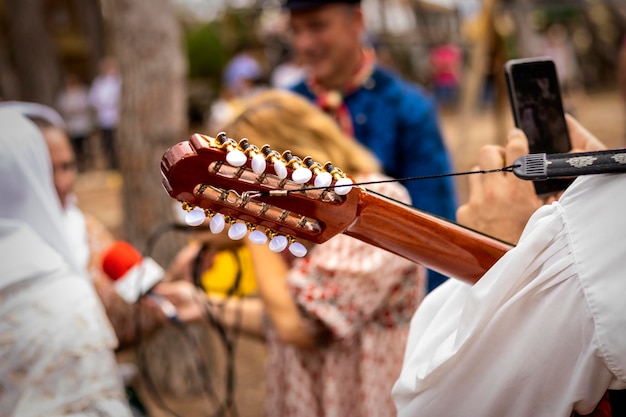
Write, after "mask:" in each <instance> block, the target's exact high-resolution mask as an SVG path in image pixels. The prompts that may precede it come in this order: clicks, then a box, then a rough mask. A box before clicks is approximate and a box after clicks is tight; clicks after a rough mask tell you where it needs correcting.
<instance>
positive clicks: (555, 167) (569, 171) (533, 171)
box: [513, 149, 626, 180]
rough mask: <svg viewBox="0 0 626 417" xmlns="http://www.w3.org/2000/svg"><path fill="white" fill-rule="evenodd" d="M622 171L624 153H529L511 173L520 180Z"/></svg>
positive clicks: (617, 151) (625, 163)
mask: <svg viewBox="0 0 626 417" xmlns="http://www.w3.org/2000/svg"><path fill="white" fill-rule="evenodd" d="M622 172H626V150H625V149H610V150H605V151H594V152H579V153H561V154H545V153H536V154H529V155H525V156H522V157H520V158H518V159H517V160H516V161H515V163H514V164H513V173H514V174H515V176H517V177H518V178H521V179H523V180H546V179H552V178H570V177H577V176H579V175H593V174H615V173H622Z"/></svg>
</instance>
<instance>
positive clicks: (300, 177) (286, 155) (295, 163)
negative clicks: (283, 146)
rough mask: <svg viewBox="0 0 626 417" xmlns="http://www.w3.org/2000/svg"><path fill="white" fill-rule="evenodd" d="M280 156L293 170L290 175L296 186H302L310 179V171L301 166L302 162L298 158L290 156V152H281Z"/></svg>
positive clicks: (311, 174)
mask: <svg viewBox="0 0 626 417" xmlns="http://www.w3.org/2000/svg"><path fill="white" fill-rule="evenodd" d="M282 156H283V159H284V160H285V161H287V165H288V166H290V167H291V169H293V172H292V173H291V179H292V180H293V182H295V183H296V184H304V183H307V182H308V181H309V180H310V179H311V177H312V176H313V173H312V172H311V170H310V169H308V168H306V167H304V166H302V160H300V158H298V157H297V156H294V155H292V154H291V152H290V151H285V152H283V155H282Z"/></svg>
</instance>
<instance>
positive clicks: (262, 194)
mask: <svg viewBox="0 0 626 417" xmlns="http://www.w3.org/2000/svg"><path fill="white" fill-rule="evenodd" d="M520 166H521V165H519V164H513V165H508V166H505V167H502V168H494V169H481V170H476V171H460V172H452V173H448V174H436V175H422V176H416V177H404V178H392V179H388V180H378V181H364V182H357V183H351V184H345V185H344V184H341V185H331V186H326V187H307V188H302V189H297V190H273V191H254V192H250V195H251V196H252V195H253V196H254V197H267V196H278V195H281V196H284V195H288V194H291V193H298V192H303V191H315V190H328V189H333V188H341V187H359V186H365V185H374V184H384V183H389V182H406V181H419V180H429V179H435V178H445V177H458V176H462V175H472V174H493V173H496V172H513V169H514V168H518V167H520Z"/></svg>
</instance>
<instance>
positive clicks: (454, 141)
mask: <svg viewBox="0 0 626 417" xmlns="http://www.w3.org/2000/svg"><path fill="white" fill-rule="evenodd" d="M575 110H576V117H577V118H578V119H579V120H580V121H581V122H582V123H583V124H584V125H585V126H586V127H587V128H588V129H589V130H590V131H591V132H592V133H594V134H595V135H596V136H598V137H599V138H600V139H601V140H602V141H604V142H605V143H606V144H607V145H608V146H609V147H615V148H617V147H623V146H626V141H625V140H624V127H625V125H626V123H625V120H624V113H625V112H624V108H623V106H622V103H621V102H620V100H619V97H618V95H617V92H616V91H607V92H601V93H594V94H589V95H586V96H584V97H581V98H579V100H578V101H577V104H576V108H575ZM505 113H506V114H507V116H505V119H506V120H504V121H503V123H504V125H505V126H509V127H510V126H512V120H511V118H510V115H508V114H509V112H505ZM495 117H496V116H494V112H493V109H490V108H486V109H481V110H477V111H476V112H475V114H473V115H471V118H470V119H469V122H468V123H465V124H463V123H462V122H461V118H460V117H459V114H458V113H457V112H454V111H448V112H445V113H443V114H442V115H441V125H442V129H443V132H444V136H445V139H446V142H447V145H448V147H449V150H450V152H451V155H452V157H453V161H454V164H455V169H456V170H457V171H465V170H469V169H470V168H471V167H472V166H473V165H474V164H475V160H476V159H475V158H476V155H477V152H478V150H479V149H480V147H481V146H483V145H485V144H491V143H501V142H502V140H501V138H498V137H497V136H496V133H495V132H496V127H495V126H496V123H495V121H496V120H495ZM207 133H210V132H207ZM92 146H93V149H97V148H98V146H97V144H92ZM99 166H101V163H100V162H99V161H98V160H97V159H96V169H94V170H91V171H89V172H87V173H83V174H80V175H79V179H78V184H77V187H76V191H77V194H78V198H79V204H80V206H81V207H82V208H83V209H84V210H85V211H87V212H90V213H92V214H93V215H95V216H96V217H98V218H99V219H100V220H101V221H102V222H103V223H104V224H105V225H106V226H108V227H109V228H110V229H111V230H112V231H113V232H114V233H115V234H116V236H117V237H118V238H123V237H124V236H123V234H122V232H121V227H120V225H121V220H122V210H121V201H120V193H119V191H120V188H121V186H122V177H121V175H120V174H119V173H115V172H110V171H105V170H102V169H99ZM157 178H159V176H158V175H155V179H157ZM456 181H457V187H458V195H459V201H460V202H461V203H462V202H463V201H465V199H466V198H467V182H466V181H467V180H466V179H465V178H461V177H459V178H458V179H457V180H456ZM218 356H219V355H218ZM214 359H215V358H214ZM223 360H224V358H223V357H222V358H221V359H220V358H217V359H215V361H214V362H213V363H214V364H217V366H219V367H221V366H223V363H224V362H223ZM183 362H184V361H183ZM235 362H236V364H237V379H236V383H235V390H236V404H237V408H238V415H239V416H241V417H262V416H263V415H264V412H263V388H264V385H263V372H264V369H263V362H264V347H263V344H262V342H260V341H257V340H252V339H241V341H240V343H239V346H238V349H237V356H236V358H235ZM154 366H159V365H158V364H156V363H155V364H154ZM186 366H188V367H189V366H193V364H191V365H189V364H187V365H186ZM144 395H145V392H144ZM149 403H150V410H151V412H152V416H154V417H160V416H168V415H171V414H168V413H166V412H163V411H161V410H159V407H157V406H156V405H155V404H154V403H153V402H151V401H150V402H149ZM168 404H169V405H170V406H171V407H172V409H174V410H175V411H176V412H177V413H178V414H179V415H181V416H207V415H211V414H212V413H209V412H208V409H209V408H210V407H209V406H207V401H206V397H205V396H203V395H200V396H188V397H179V398H177V399H174V400H173V401H168Z"/></svg>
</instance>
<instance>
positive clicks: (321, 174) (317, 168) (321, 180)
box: [302, 156, 333, 188]
mask: <svg viewBox="0 0 626 417" xmlns="http://www.w3.org/2000/svg"><path fill="white" fill-rule="evenodd" d="M302 162H304V164H305V165H306V166H307V167H308V168H309V169H310V170H311V172H313V174H315V179H314V180H313V185H315V187H319V188H321V187H328V186H329V185H330V184H331V183H332V182H333V176H332V175H330V173H329V172H326V171H324V170H323V169H322V165H320V163H319V162H315V161H314V160H313V158H311V157H310V156H307V157H305V158H304V159H303V160H302Z"/></svg>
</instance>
